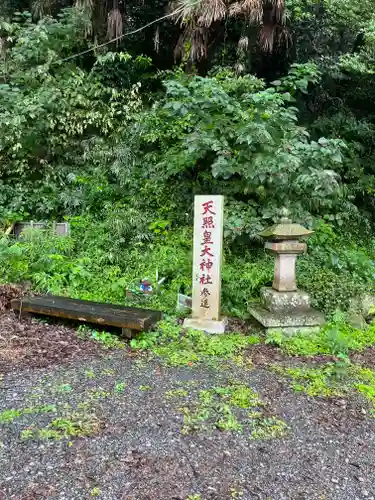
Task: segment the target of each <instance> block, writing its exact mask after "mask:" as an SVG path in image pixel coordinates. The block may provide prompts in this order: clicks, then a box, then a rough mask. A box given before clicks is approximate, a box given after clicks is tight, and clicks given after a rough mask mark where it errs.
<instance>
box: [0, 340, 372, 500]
mask: <svg viewBox="0 0 375 500" xmlns="http://www.w3.org/2000/svg"><path fill="white" fill-rule="evenodd" d="M266 353H267V351H265V352H264V353H263V355H262V353H261V351H260V350H259V349H258V350H257V351H256V352H255V354H256V357H257V358H260V359H263V358H264V357H265V356H266ZM262 356H263V357H262ZM232 379H236V380H237V381H241V382H242V383H244V384H246V385H248V386H249V387H251V388H252V389H253V390H254V391H256V392H257V393H258V394H259V397H260V398H261V399H262V401H263V402H264V407H262V408H263V410H262V411H264V412H266V414H267V415H274V416H276V417H277V418H279V419H282V420H284V421H285V422H286V424H287V425H288V432H287V434H286V435H285V436H284V437H279V438H275V439H250V437H249V433H248V432H247V431H244V432H242V433H241V432H239V433H235V432H229V431H219V430H215V429H207V430H204V429H200V430H198V431H196V432H193V433H191V434H187V435H184V434H182V433H181V428H182V426H183V416H182V413H181V410H180V407H181V406H182V405H187V406H189V405H190V404H193V402H194V398H195V396H196V394H197V391H199V390H201V389H209V388H212V387H215V386H224V385H225V384H228V383H231V380H232ZM181 388H183V389H184V390H186V392H187V393H188V395H187V396H186V397H185V398H182V399H183V401H181V399H179V397H177V396H176V397H175V396H173V397H170V396H168V394H169V395H170V394H171V393H170V392H169V391H176V390H177V391H178V390H181ZM166 393H167V394H166ZM173 394H176V393H173ZM43 405H55V408H53V407H50V408H52V409H51V410H50V412H47V413H44V412H43V411H42V410H40V409H41V408H44V410H45V406H43ZM11 408H13V409H21V408H23V409H25V408H28V410H26V411H24V412H23V413H22V414H20V415H18V416H17V417H15V418H14V419H13V421H8V422H3V423H0V432H1V435H0V499H1V500H2V499H20V500H26V499H28V500H31V499H44V498H51V499H89V498H94V497H95V498H99V499H108V500H117V499H119V500H121V499H124V500H127V499H132V500H146V499H150V500H159V499H160V500H164V499H165V500H172V499H176V500H177V499H187V498H189V496H190V498H194V496H193V495H200V498H201V499H202V500H203V499H206V500H208V499H218V500H220V499H223V500H224V499H231V498H237V499H239V498H242V499H245V500H247V499H249V500H250V499H264V500H266V499H272V500H283V499H288V500H297V499H306V500H307V499H308V500H315V499H316V500H318V499H319V500H323V499H324V500H328V499H336V500H354V499H369V500H370V499H375V427H374V421H373V419H372V418H371V417H370V416H369V414H368V407H367V405H366V403H365V402H364V401H362V400H360V399H351V400H344V399H340V400H331V401H327V400H324V399H319V398H315V399H312V398H309V397H308V396H305V395H303V394H296V393H294V392H293V391H292V390H291V389H289V387H288V384H287V383H286V381H285V380H284V379H281V378H279V376H278V375H276V374H275V373H272V372H270V371H267V370H266V368H265V366H264V364H263V363H260V364H259V365H255V366H254V368H253V369H251V370H249V369H245V368H243V367H242V368H241V367H237V366H229V365H223V366H220V367H219V369H218V367H211V368H209V367H199V366H192V367H183V368H165V367H163V366H161V365H160V364H158V363H157V362H156V361H152V360H147V359H146V358H144V357H139V356H132V355H131V353H128V352H125V351H121V352H114V353H113V354H110V353H109V352H108V351H106V352H105V353H104V354H101V355H100V356H96V357H93V358H91V359H86V360H74V359H73V360H71V361H69V362H68V363H65V364H63V365H57V366H56V365H55V366H52V367H49V368H30V369H27V368H23V369H19V370H15V371H12V372H9V373H7V374H6V375H4V377H3V380H2V381H1V385H0V413H1V412H4V410H7V409H11ZM47 408H49V407H47ZM76 412H78V413H79V415H80V416H79V418H80V419H81V420H87V421H89V422H90V423H91V425H92V427H91V430H92V432H93V435H92V436H90V437H77V438H64V439H60V440H58V439H39V438H38V437H36V436H37V435H36V434H33V433H35V432H37V431H36V430H35V429H37V428H39V429H40V428H43V427H44V428H45V427H46V426H47V425H48V423H49V422H51V420H52V419H54V418H56V417H57V416H60V417H62V416H64V418H71V417H70V416H71V415H74V414H75V413H76ZM3 415H4V414H3ZM3 420H4V418H3ZM25 430H27V431H28V432H29V433H30V434H33V436H34V437H30V436H29V438H28V439H24V440H22V439H21V432H22V431H25ZM196 498H198V497H196Z"/></svg>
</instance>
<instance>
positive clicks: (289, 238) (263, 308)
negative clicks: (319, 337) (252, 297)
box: [250, 209, 325, 334]
mask: <svg viewBox="0 0 375 500" xmlns="http://www.w3.org/2000/svg"><path fill="white" fill-rule="evenodd" d="M288 216H289V212H288V211H287V210H286V209H283V210H282V213H281V218H280V221H279V222H278V223H277V224H274V225H273V226H271V227H269V228H268V229H266V230H264V231H263V232H262V233H260V236H262V237H263V238H265V239H266V240H267V241H266V243H265V248H266V250H268V251H270V252H272V253H273V254H275V274H274V279H273V283H272V288H271V287H264V288H262V289H261V305H260V306H254V307H252V308H251V309H250V313H251V314H252V315H253V316H254V318H255V319H257V320H258V321H259V322H260V323H261V324H262V325H263V326H264V327H265V328H266V329H267V330H283V331H284V332H285V333H289V334H293V333H295V332H298V331H300V330H309V331H310V330H311V329H314V330H315V329H317V328H318V327H319V326H320V325H322V324H323V323H324V321H325V320H324V315H323V314H322V313H321V312H319V311H315V310H314V309H311V307H310V296H309V294H307V293H306V292H302V291H300V290H297V283H296V260H297V255H298V254H302V253H305V252H306V248H307V247H306V243H303V242H301V241H299V240H300V239H301V238H303V237H308V236H310V235H311V234H312V233H313V231H309V230H307V229H305V228H304V227H303V226H301V225H300V224H294V223H293V222H292V220H291V219H289V217H288Z"/></svg>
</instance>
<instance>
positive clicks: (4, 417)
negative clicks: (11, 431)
mask: <svg viewBox="0 0 375 500" xmlns="http://www.w3.org/2000/svg"><path fill="white" fill-rule="evenodd" d="M55 411H56V406H55V405H43V406H35V407H28V408H19V409H15V408H11V409H9V410H4V411H3V412H1V413H0V424H9V423H12V422H13V421H14V420H16V419H17V418H20V417H22V416H23V415H30V414H40V413H53V412H55Z"/></svg>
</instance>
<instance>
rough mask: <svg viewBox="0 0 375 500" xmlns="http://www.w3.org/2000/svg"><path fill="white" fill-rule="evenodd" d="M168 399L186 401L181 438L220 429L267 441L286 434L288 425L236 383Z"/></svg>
mask: <svg viewBox="0 0 375 500" xmlns="http://www.w3.org/2000/svg"><path fill="white" fill-rule="evenodd" d="M166 397H167V399H172V398H179V399H181V398H185V400H186V401H185V403H186V404H185V405H184V406H182V407H180V408H179V411H180V412H181V413H182V415H183V425H182V429H181V433H182V434H190V433H192V432H202V431H203V432H204V431H212V430H215V429H219V430H221V431H223V432H243V433H247V435H248V436H249V438H253V439H267V438H272V437H279V436H282V435H284V434H285V433H286V431H287V425H286V424H285V422H283V421H282V420H279V419H277V418H276V417H270V416H269V415H268V412H267V411H266V409H265V404H264V402H263V401H261V400H260V398H259V396H258V395H257V394H256V393H255V392H254V391H253V390H252V389H251V388H250V387H248V386H246V385H244V384H241V383H239V382H236V381H233V382H231V383H230V384H229V385H227V386H219V387H212V388H209V389H201V390H194V392H192V393H191V394H188V392H187V391H185V390H181V389H177V390H173V391H168V393H166ZM249 410H251V411H249ZM266 414H267V416H266Z"/></svg>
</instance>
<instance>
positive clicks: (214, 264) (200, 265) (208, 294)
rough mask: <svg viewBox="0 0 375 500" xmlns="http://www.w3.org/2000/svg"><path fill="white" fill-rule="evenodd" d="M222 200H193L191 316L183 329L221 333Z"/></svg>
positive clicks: (223, 324)
mask: <svg viewBox="0 0 375 500" xmlns="http://www.w3.org/2000/svg"><path fill="white" fill-rule="evenodd" d="M223 210H224V197H223V196H211V195H207V196H205V195H201V196H195V200H194V251H193V295H192V317H191V318H186V319H185V321H184V326H185V327H187V328H194V329H196V330H204V331H206V332H207V333H224V331H225V325H226V321H225V319H222V318H220V295H221V260H222V247H223Z"/></svg>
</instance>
